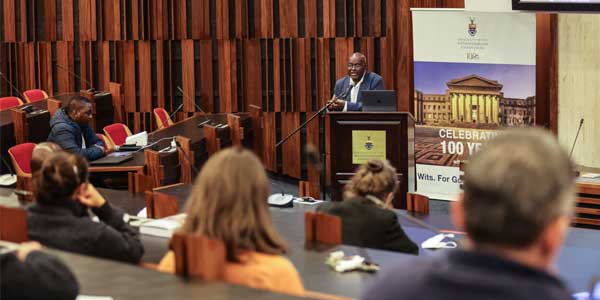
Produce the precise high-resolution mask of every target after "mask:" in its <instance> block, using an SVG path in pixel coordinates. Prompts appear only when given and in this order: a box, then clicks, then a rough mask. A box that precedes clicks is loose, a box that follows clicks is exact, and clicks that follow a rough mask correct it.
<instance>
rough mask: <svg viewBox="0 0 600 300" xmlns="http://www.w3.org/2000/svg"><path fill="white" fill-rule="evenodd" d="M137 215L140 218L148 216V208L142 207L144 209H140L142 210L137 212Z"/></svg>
mask: <svg viewBox="0 0 600 300" xmlns="http://www.w3.org/2000/svg"><path fill="white" fill-rule="evenodd" d="M137 216H138V217H140V218H147V214H146V208H145V207H144V208H142V210H140V212H138V213H137Z"/></svg>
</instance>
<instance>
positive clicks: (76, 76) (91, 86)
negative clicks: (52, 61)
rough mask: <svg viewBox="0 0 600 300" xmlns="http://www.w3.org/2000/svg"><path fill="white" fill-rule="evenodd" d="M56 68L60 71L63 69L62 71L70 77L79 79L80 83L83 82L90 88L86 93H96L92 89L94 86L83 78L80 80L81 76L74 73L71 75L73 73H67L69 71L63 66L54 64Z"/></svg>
mask: <svg viewBox="0 0 600 300" xmlns="http://www.w3.org/2000/svg"><path fill="white" fill-rule="evenodd" d="M56 66H57V67H59V68H61V69H63V70H65V71H67V73H69V74H71V75H73V76H75V78H77V79H79V80H80V81H83V82H85V83H87V85H88V86H89V87H90V88H89V89H88V91H89V92H91V93H93V92H95V91H96V90H95V89H94V85H93V84H92V83H91V82H89V81H88V80H86V79H83V78H81V76H79V75H77V74H75V73H73V72H71V71H69V69H67V68H66V67H65V66H63V65H61V64H56Z"/></svg>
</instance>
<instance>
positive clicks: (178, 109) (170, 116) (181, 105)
mask: <svg viewBox="0 0 600 300" xmlns="http://www.w3.org/2000/svg"><path fill="white" fill-rule="evenodd" d="M182 108H183V103H181V104H179V106H177V109H175V111H174V112H173V113H171V114H170V115H169V118H172V117H173V116H174V115H175V114H176V113H177V112H178V111H180V110H181V109H182Z"/></svg>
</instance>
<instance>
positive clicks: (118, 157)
mask: <svg viewBox="0 0 600 300" xmlns="http://www.w3.org/2000/svg"><path fill="white" fill-rule="evenodd" d="M132 158H133V153H131V152H113V153H111V154H109V155H107V156H105V157H102V158H99V159H96V160H94V161H91V162H90V165H92V166H102V165H118V164H120V163H122V162H124V161H127V160H130V159H132Z"/></svg>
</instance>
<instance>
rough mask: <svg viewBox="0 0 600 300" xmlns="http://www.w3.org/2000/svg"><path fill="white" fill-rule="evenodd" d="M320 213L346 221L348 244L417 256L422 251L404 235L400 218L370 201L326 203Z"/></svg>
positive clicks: (358, 198)
mask: <svg viewBox="0 0 600 300" xmlns="http://www.w3.org/2000/svg"><path fill="white" fill-rule="evenodd" d="M317 211H319V212H323V213H327V214H330V215H334V216H338V217H340V218H341V219H342V240H343V241H344V244H348V245H354V246H359V247H366V248H375V249H383V250H390V251H397V252H404V253H412V254H417V253H418V252H419V247H417V245H415V243H413V242H412V241H411V240H410V239H409V238H408V237H407V236H406V234H405V233H404V230H402V228H401V227H400V224H399V223H398V217H397V216H396V214H395V213H394V212H393V211H391V210H387V209H383V208H380V207H377V206H375V205H374V204H372V203H371V201H369V200H368V199H365V198H362V197H354V198H351V199H347V200H344V201H341V202H325V203H323V204H321V205H320V206H319V207H318V208H317Z"/></svg>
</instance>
